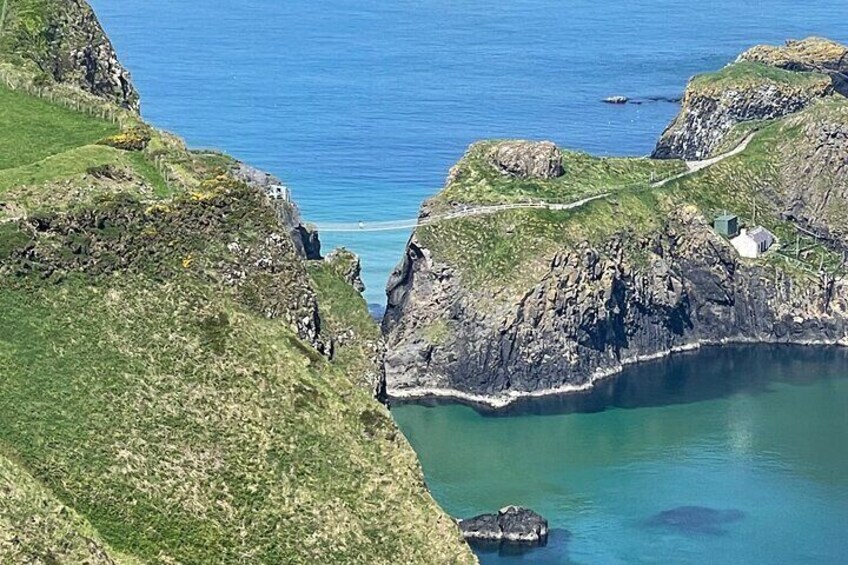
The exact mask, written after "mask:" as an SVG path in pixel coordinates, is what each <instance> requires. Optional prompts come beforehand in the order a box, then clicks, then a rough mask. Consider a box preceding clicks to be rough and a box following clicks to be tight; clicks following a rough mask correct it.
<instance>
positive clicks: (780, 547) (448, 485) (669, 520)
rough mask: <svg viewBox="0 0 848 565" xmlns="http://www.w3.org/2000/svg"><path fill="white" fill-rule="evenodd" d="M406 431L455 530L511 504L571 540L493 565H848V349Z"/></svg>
mask: <svg viewBox="0 0 848 565" xmlns="http://www.w3.org/2000/svg"><path fill="white" fill-rule="evenodd" d="M394 415H395V419H396V420H397V421H398V423H399V424H400V426H401V429H402V430H403V431H404V433H405V434H406V436H407V437H408V438H409V440H410V442H412V445H413V447H415V450H416V451H417V452H418V455H419V456H420V458H421V461H422V464H423V466H424V472H425V475H426V477H427V483H428V484H429V486H430V488H431V489H432V491H433V494H434V496H435V497H436V499H437V500H438V501H439V502H440V503H441V504H442V505H443V507H444V508H445V509H446V510H447V511H448V512H449V513H451V514H452V515H454V516H458V517H470V516H473V515H475V514H478V513H482V512H491V511H493V510H495V509H497V508H500V507H502V506H504V505H507V504H522V505H526V506H529V507H531V508H534V509H535V510H536V511H538V512H540V513H541V514H543V515H544V516H546V517H547V518H548V520H549V521H550V522H551V526H552V527H553V528H555V530H554V532H553V535H552V537H551V540H550V543H549V545H548V546H547V547H546V548H544V549H538V550H535V551H532V552H529V553H526V554H523V555H521V554H519V555H503V554H499V553H498V552H494V553H481V559H482V561H483V563H484V564H486V563H511V562H526V563H587V564H597V563H674V564H678V563H682V564H689V563H691V564H693V565H694V564H701V563H717V564H718V563H720V564H733V563H752V564H760V563H762V564H772V565H773V564H786V565H794V564H806V563H827V564H834V565H837V564H842V563H845V562H846V556H848V536H846V535H845V532H846V531H848V449H846V446H848V350H846V349H837V348H829V349H828V348H810V349H803V348H798V347H769V346H760V347H728V348H724V349H706V350H703V351H701V352H699V353H695V354H691V355H684V356H678V357H674V358H672V359H670V360H666V361H660V362H654V363H649V364H645V365H641V366H637V367H634V368H631V369H629V370H628V371H626V372H625V374H623V375H622V376H620V377H618V378H614V379H610V380H608V381H605V382H604V383H602V384H601V385H600V386H599V389H598V390H597V391H595V392H594V393H592V394H588V395H578V396H571V397H565V398H560V399H556V400H535V401H532V402H527V403H525V404H522V405H519V406H516V407H515V408H513V409H511V410H510V411H509V412H507V413H505V414H498V415H491V414H490V415H485V414H480V413H478V412H475V411H474V410H473V409H471V408H468V407H464V406H459V405H443V406H437V407H423V406H402V407H397V408H395V409H394Z"/></svg>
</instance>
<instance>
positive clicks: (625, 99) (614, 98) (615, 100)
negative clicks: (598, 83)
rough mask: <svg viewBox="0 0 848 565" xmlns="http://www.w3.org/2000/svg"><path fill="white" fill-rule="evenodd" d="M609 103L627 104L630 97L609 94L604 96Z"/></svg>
mask: <svg viewBox="0 0 848 565" xmlns="http://www.w3.org/2000/svg"><path fill="white" fill-rule="evenodd" d="M604 102H606V103H607V104H627V103H628V102H630V99H629V98H628V97H627V96H608V97H606V98H604Z"/></svg>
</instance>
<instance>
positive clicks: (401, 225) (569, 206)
mask: <svg viewBox="0 0 848 565" xmlns="http://www.w3.org/2000/svg"><path fill="white" fill-rule="evenodd" d="M755 134H756V131H755V132H752V133H750V134H749V135H748V136H747V137H745V139H743V140H742V141H741V142H740V143H739V145H738V146H736V147H735V148H734V149H733V150H731V151H728V152H727V153H724V154H722V155H719V156H717V157H713V158H711V159H705V160H702V161H687V162H686V171H684V172H682V173H679V174H676V175H673V176H671V177H668V178H665V179H662V180H658V181H654V180H653V179H652V182H651V183H650V185H649V186H650V187H652V188H659V187H662V186H665V185H666V184H668V183H670V182H673V181H675V180H678V179H681V178H684V177H687V176H689V175H692V174H695V173H697V172H699V171H702V170H704V169H706V168H708V167H711V166H712V165H715V164H716V163H720V162H722V161H724V160H725V159H727V158H729V157H733V156H734V155H738V154H739V153H741V152H743V151H744V150H745V149H746V148H747V147H748V144H749V143H750V142H751V139H753V137H754V135H755ZM634 186H644V185H627V186H622V187H616V188H612V187H611V188H610V190H608V191H607V192H604V193H601V194H595V195H592V196H588V197H586V198H582V199H580V200H575V201H571V202H566V203H556V202H550V201H526V202H514V203H510V204H497V205H491V206H485V205H475V206H471V205H467V206H464V207H462V208H460V209H458V210H454V211H452V212H447V213H444V214H435V215H431V216H422V217H419V218H410V219H405V220H390V221H383V222H349V223H324V222H318V223H316V224H315V227H316V228H317V229H318V231H319V232H321V233H351V232H381V231H405V230H410V229H414V228H418V227H422V226H430V225H433V224H438V223H441V222H446V221H450V220H456V219H461V218H468V217H472V216H485V215H489V214H497V213H498V212H503V211H506V210H528V209H544V210H554V211H557V210H573V209H575V208H580V207H581V206H585V205H586V204H589V203H591V202H594V201H596V200H601V199H603V198H606V197H608V196H611V195H613V194H614V193H615V192H617V191H620V190H623V189H627V188H633V187H634Z"/></svg>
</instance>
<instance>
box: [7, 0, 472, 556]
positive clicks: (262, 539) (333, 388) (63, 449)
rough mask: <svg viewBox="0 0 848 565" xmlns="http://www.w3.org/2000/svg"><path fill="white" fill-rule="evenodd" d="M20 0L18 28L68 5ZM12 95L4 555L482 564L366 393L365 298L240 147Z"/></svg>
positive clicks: (371, 335)
mask: <svg viewBox="0 0 848 565" xmlns="http://www.w3.org/2000/svg"><path fill="white" fill-rule="evenodd" d="M27 2H28V3H27ZM27 2H25V1H24V0H15V2H14V4H15V10H16V11H15V14H14V17H15V18H17V20H15V21H16V22H17V23H16V24H15V25H17V26H19V24H20V22H21V21H23V20H21V17H22V14H25V12H24V11H22V10H21V7H22V6H24V5H27V6H31V7H39V6H41V7H42V8H43V7H50V6H56V5H59V4H62V5H67V6H70V5H71V4H70V3H67V2H59V1H58V0H50V1H48V0H44V1H43V2H42V1H40V0H39V1H36V0H32V1H30V0H27ZM35 15H36V16H37V15H38V14H37V13H35ZM9 22H10V20H8V18H7V20H6V24H7V25H8V24H9ZM8 32H9V28H6V29H5V30H4V31H3V32H2V38H0V51H2V48H3V46H8V45H9V43H8V41H10V39H9V36H8V35H7V33H8ZM6 55H8V52H6ZM6 55H0V64H5V63H8V62H9V61H10V60H11V58H10V57H8V56H6ZM24 90H25V91H13V90H9V89H7V88H4V87H0V118H3V119H2V120H0V317H2V324H0V563H7V562H9V563H18V562H45V563H54V562H59V563H83V562H88V563H113V562H119V563H135V562H155V563H177V562H179V563H263V562H264V563H363V562H368V563H398V562H408V563H434V562H437V563H470V562H473V561H474V558H473V556H472V554H471V553H470V550H469V549H468V547H467V546H466V545H465V543H464V542H463V541H462V540H461V537H460V535H459V532H458V529H457V527H456V525H455V524H454V522H453V521H452V520H451V519H450V518H449V517H448V516H446V515H445V514H444V513H443V512H442V511H441V509H440V508H439V507H438V506H437V505H436V503H435V502H434V501H433V499H432V498H431V496H430V494H429V493H428V491H427V489H426V486H425V485H424V482H423V478H422V474H421V470H420V468H419V465H418V462H417V459H416V457H415V454H414V452H413V451H412V450H411V448H410V447H409V445H408V444H407V442H406V440H405V439H404V438H403V436H402V435H401V434H400V433H399V432H398V430H397V428H396V427H395V425H394V423H393V421H392V420H391V418H390V416H389V413H388V411H387V409H386V408H385V407H384V406H382V405H381V404H379V403H378V402H377V401H376V400H375V399H374V397H373V393H374V387H375V381H376V379H377V376H378V375H379V340H380V335H379V330H378V328H377V327H376V325H375V324H374V323H373V321H372V320H371V319H370V317H369V315H368V312H367V308H366V305H365V302H364V300H363V299H362V297H361V296H360V295H359V294H358V293H356V292H355V291H354V290H353V289H352V288H351V287H350V286H349V285H348V284H347V283H345V282H344V281H343V280H342V279H341V278H340V276H339V275H338V274H337V273H336V271H335V270H334V269H333V268H332V266H331V265H325V264H323V263H315V264H313V265H310V266H307V265H306V262H305V261H303V260H302V259H301V258H300V257H299V256H297V254H296V251H295V248H294V245H293V242H292V241H291V240H290V239H289V235H288V227H287V226H284V225H282V224H281V223H280V217H279V210H278V209H276V208H275V206H274V205H272V203H271V202H269V201H268V200H267V199H266V198H265V196H264V195H263V194H262V193H261V191H259V190H258V189H255V188H252V187H249V186H247V185H245V184H243V183H241V182H239V181H237V180H236V179H234V178H233V177H232V176H230V174H229V173H228V170H229V168H230V167H232V165H233V163H234V161H233V160H232V159H231V158H229V157H227V156H226V155H222V154H218V153H208V152H203V153H200V152H192V151H189V150H188V149H186V147H185V146H184V145H183V143H182V142H181V141H180V140H179V139H178V138H175V137H174V136H171V135H169V134H166V133H163V132H159V131H156V130H154V129H153V128H150V127H149V126H147V125H145V124H143V123H142V122H140V121H139V120H138V119H137V118H133V117H132V116H130V115H128V114H126V113H123V114H120V115H121V119H119V120H113V119H109V120H104V119H100V118H98V117H92V115H91V114H92V112H90V108H89V107H87V106H86V107H83V110H84V111H82V112H75V111H73V110H69V109H68V107H69V106H70V107H74V104H76V102H73V103H68V100H67V99H62V100H57V99H56V98H55V96H57V95H56V93H55V92H53V91H49V92H48V93H47V94H45V96H44V97H33V96H30V95H28V94H27V93H26V92H30V90H29V89H28V88H27V89H24ZM39 94H43V93H40V92H39ZM60 94H61V93H60ZM51 100H55V101H56V102H55V103H54V102H53V101H51ZM73 100H76V99H73ZM116 111H118V110H117V109H116ZM94 114H95V116H96V113H94ZM109 116H110V117H114V116H113V115H112V114H109ZM322 351H323V352H324V353H322ZM330 352H332V356H331V355H329V353H330Z"/></svg>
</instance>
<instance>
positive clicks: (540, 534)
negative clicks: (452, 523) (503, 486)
mask: <svg viewBox="0 0 848 565" xmlns="http://www.w3.org/2000/svg"><path fill="white" fill-rule="evenodd" d="M459 529H460V530H461V531H462V535H463V536H464V537H465V539H467V540H469V541H480V542H509V543H523V544H535V545H544V544H545V542H546V541H547V539H548V521H547V520H545V519H544V518H543V517H542V516H540V515H539V514H537V513H536V512H533V511H532V510H529V509H527V508H522V507H520V506H507V507H505V508H501V509H500V510H499V511H498V513H497V514H481V515H479V516H475V517H473V518H469V519H467V520H460V522H459Z"/></svg>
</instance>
